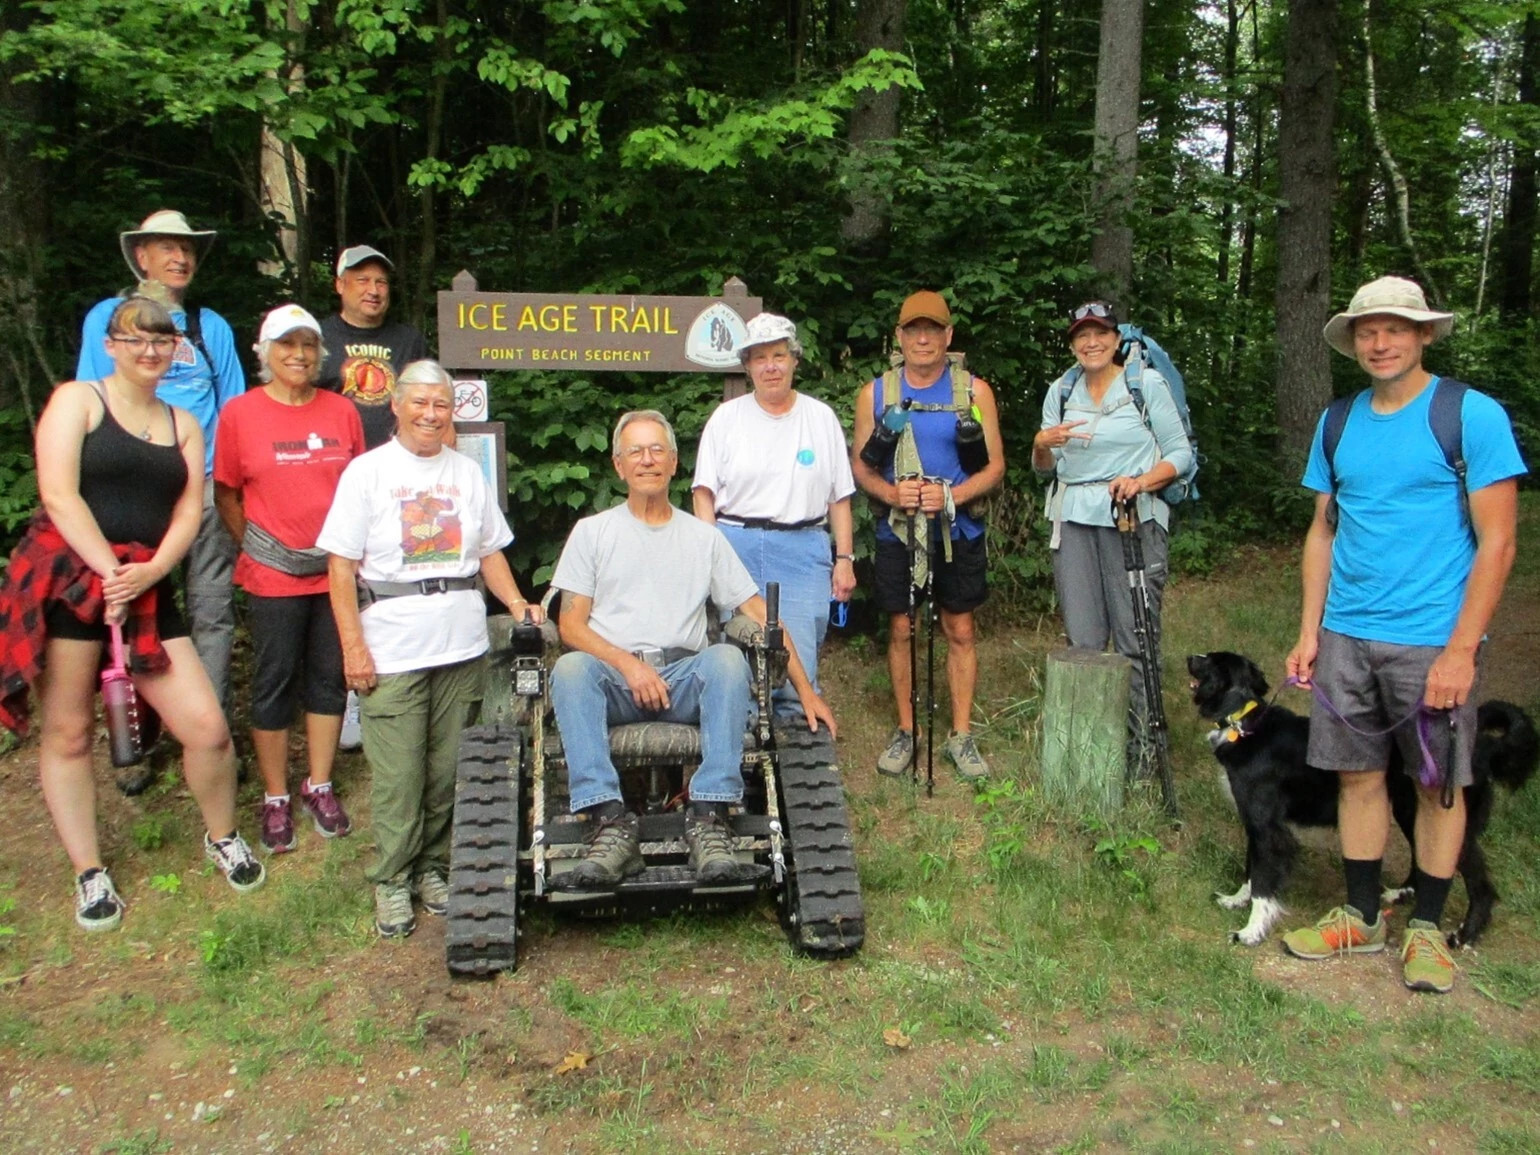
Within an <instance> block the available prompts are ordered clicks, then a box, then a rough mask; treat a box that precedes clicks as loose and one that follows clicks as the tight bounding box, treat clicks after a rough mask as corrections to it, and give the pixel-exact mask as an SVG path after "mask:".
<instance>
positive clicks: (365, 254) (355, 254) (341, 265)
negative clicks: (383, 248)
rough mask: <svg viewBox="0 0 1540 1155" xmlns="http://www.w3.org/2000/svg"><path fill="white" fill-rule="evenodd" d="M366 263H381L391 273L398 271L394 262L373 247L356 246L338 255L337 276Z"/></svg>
mask: <svg viewBox="0 0 1540 1155" xmlns="http://www.w3.org/2000/svg"><path fill="white" fill-rule="evenodd" d="M365 261H379V262H380V264H382V265H384V266H385V267H386V268H387V269H389V270H390V271H391V272H395V269H396V266H395V264H394V262H392V261H391V259H390V258H389V257H387V256H386V255H385V254H384V253H382V252H380V250H379V249H377V248H375V247H374V246H373V245H354V246H352V247H351V248H347V249H343V250H342V252H340V253H338V254H337V275H338V276H339V277H340V276H342V274H343V273H345V272H347V271H348V270H349V269H351V268H354V267H356V266H358V265H361V264H363V263H364V262H365Z"/></svg>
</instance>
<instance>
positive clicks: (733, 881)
mask: <svg viewBox="0 0 1540 1155" xmlns="http://www.w3.org/2000/svg"><path fill="white" fill-rule="evenodd" d="M684 840H685V842H686V843H688V844H689V847H690V869H692V870H693V871H695V881H696V884H697V885H699V886H734V885H737V884H739V883H745V882H756V881H758V880H759V879H761V878H764V877H766V876H767V875H769V873H770V868H769V867H768V866H761V865H760V864H759V863H757V862H739V861H738V856H737V855H736V854H734V853H733V835H732V827H731V825H730V824H729V823H728V820H727V804H726V803H725V802H705V803H702V802H692V803H691V804H690V809H689V812H688V813H687V814H686V815H685V816H684Z"/></svg>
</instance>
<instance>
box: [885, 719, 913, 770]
mask: <svg viewBox="0 0 1540 1155" xmlns="http://www.w3.org/2000/svg"><path fill="white" fill-rule="evenodd" d="M913 763H914V732H913V731H912V730H905V729H903V728H898V729H895V730H894V731H893V736H892V737H891V738H889V739H888V748H887V749H886V750H884V751H883V752H882V753H881V754H878V755H877V773H879V774H881V775H883V776H884V777H887V778H903V777H905V776H906V775H907V774H908V773H909V771H910V770H911V769H913Z"/></svg>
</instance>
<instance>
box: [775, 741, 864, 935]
mask: <svg viewBox="0 0 1540 1155" xmlns="http://www.w3.org/2000/svg"><path fill="white" fill-rule="evenodd" d="M775 749H776V778H777V781H778V782H779V783H780V792H781V798H782V803H783V804H782V811H783V815H784V818H785V823H786V831H785V833H786V842H787V849H788V854H787V860H788V868H789V870H790V878H789V879H788V884H787V902H788V904H789V906H790V908H791V909H792V910H793V911H794V912H795V914H796V916H797V918H796V922H795V924H793V925H788V928H787V933H788V935H789V936H790V937H791V940H792V944H793V945H794V946H796V947H797V948H798V949H799V950H802V951H805V952H806V953H808V954H812V955H821V956H824V957H830V958H837V957H840V956H843V955H852V954H855V952H856V951H858V950H860V949H861V943H862V942H863V941H864V940H865V938H866V910H865V907H864V906H863V905H862V903H861V883H860V879H859V877H858V875H857V872H856V856H855V847H854V845H853V843H852V841H851V836H850V816H849V814H848V812H847V811H846V809H845V787H844V784H843V783H842V782H841V781H840V775H839V770H838V769H837V767H836V765H835V757H834V740H833V738H832V737H830V735H829V732H828V731H827V730H824V729H820V730H818V731H817V732H814V731H811V730H809V729H807V727H806V726H805V725H802V724H797V723H787V724H785V725H780V724H777V725H776V726H775Z"/></svg>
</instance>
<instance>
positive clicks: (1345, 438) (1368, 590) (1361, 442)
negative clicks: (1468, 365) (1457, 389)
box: [1304, 377, 1527, 646]
mask: <svg viewBox="0 0 1540 1155" xmlns="http://www.w3.org/2000/svg"><path fill="white" fill-rule="evenodd" d="M1437 382H1438V378H1436V377H1435V378H1433V380H1432V381H1431V382H1430V383H1429V384H1428V386H1427V387H1426V388H1425V389H1423V391H1422V392H1421V393H1419V394H1418V395H1417V396H1416V397H1415V398H1413V399H1412V401H1411V403H1410V404H1408V405H1405V406H1403V407H1402V408H1400V409H1398V410H1396V412H1394V413H1383V414H1382V413H1376V412H1374V410H1373V409H1372V408H1371V407H1370V404H1369V401H1370V391H1369V390H1367V389H1366V390H1364V391H1363V392H1362V393H1360V394H1359V395H1358V396H1357V397H1356V398H1354V400H1353V405H1352V408H1351V409H1350V410H1349V411H1348V418H1347V423H1346V425H1345V426H1344V427H1343V430H1342V440H1341V441H1339V442H1338V443H1337V452H1336V459H1335V465H1336V474H1337V532H1336V537H1335V539H1334V540H1333V542H1332V552H1331V581H1330V585H1329V586H1328V588H1327V593H1326V612H1325V615H1324V617H1323V619H1322V623H1321V624H1322V625H1323V626H1325V627H1326V628H1327V629H1329V630H1332V631H1333V632H1335V633H1339V634H1344V635H1346V636H1347V637H1352V638H1362V639H1365V640H1367V641H1374V642H1391V643H1393V644H1396V645H1403V646H1442V645H1444V644H1446V643H1447V642H1448V641H1449V635H1450V634H1452V633H1453V632H1454V627H1455V622H1456V621H1457V620H1458V618H1459V616H1460V606H1461V603H1462V602H1463V601H1464V599H1465V583H1466V580H1467V579H1468V578H1469V577H1470V571H1471V564H1472V562H1473V561H1474V559H1475V556H1476V540H1475V536H1474V535H1473V534H1472V532H1471V529H1470V527H1469V526H1468V525H1467V524H1466V521H1465V516H1464V513H1463V512H1462V508H1461V501H1460V482H1459V479H1458V478H1457V477H1456V476H1455V472H1454V470H1453V469H1451V468H1450V466H1449V463H1448V462H1447V461H1445V460H1444V453H1443V450H1441V449H1440V448H1439V446H1438V441H1437V440H1436V439H1435V438H1434V436H1433V431H1432V429H1431V428H1430V427H1429V425H1428V407H1429V405H1430V404H1431V403H1432V400H1433V388H1434V385H1436V384H1437ZM1461 424H1462V429H1461V437H1462V445H1463V451H1464V456H1465V462H1466V470H1467V472H1466V485H1467V488H1468V489H1469V490H1470V491H1471V492H1474V491H1476V490H1478V489H1485V488H1486V487H1487V486H1489V485H1495V484H1496V483H1497V482H1499V481H1505V480H1507V479H1508V478H1511V477H1518V476H1520V475H1522V474H1524V473H1525V472H1527V470H1526V469H1525V467H1524V461H1523V459H1522V458H1521V457H1520V456H1519V448H1518V445H1517V444H1516V443H1515V441H1514V438H1513V426H1512V425H1511V424H1510V423H1509V421H1508V414H1507V413H1505V412H1504V411H1503V408H1502V406H1501V405H1499V404H1498V403H1497V402H1496V401H1494V400H1492V398H1490V397H1488V396H1486V395H1485V394H1483V393H1478V392H1476V391H1475V390H1474V389H1472V390H1469V391H1468V392H1467V393H1466V394H1465V401H1464V404H1463V406H1462V408H1461ZM1324 427H1325V415H1324V414H1323V415H1322V417H1321V420H1320V421H1318V422H1317V423H1316V429H1315V439H1314V440H1313V441H1312V442H1311V445H1310V460H1309V462H1308V464H1307V465H1306V466H1305V477H1304V485H1305V487H1306V488H1307V489H1313V490H1315V491H1316V492H1318V493H1331V491H1332V486H1331V471H1330V470H1329V469H1328V468H1327V466H1326V454H1325V452H1324V451H1323V449H1322V448H1321V436H1322V430H1323V429H1324Z"/></svg>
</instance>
